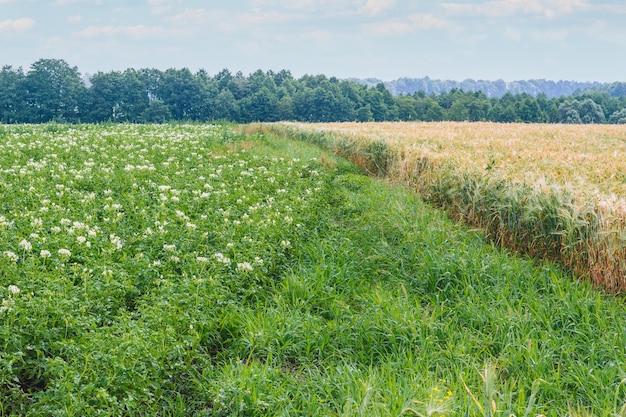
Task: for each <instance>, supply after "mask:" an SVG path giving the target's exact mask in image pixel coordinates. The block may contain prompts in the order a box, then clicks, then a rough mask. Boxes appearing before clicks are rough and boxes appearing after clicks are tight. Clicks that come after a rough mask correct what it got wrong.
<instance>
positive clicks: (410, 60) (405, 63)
mask: <svg viewBox="0 0 626 417" xmlns="http://www.w3.org/2000/svg"><path fill="white" fill-rule="evenodd" d="M625 23H626V2H624V1H622V0H620V1H617V0H597V1H594V0H474V1H468V0H445V1H439V0H416V1H410V0H292V1H287V0H230V1H214V0H205V1H200V0H130V1H122V0H48V1H43V0H0V65H12V66H13V67H19V66H21V67H23V68H24V69H25V70H27V69H28V68H29V66H30V64H32V63H33V62H35V61H36V60H38V59H40V58H60V59H65V60H66V61H67V62H68V63H69V64H70V65H72V66H77V67H78V69H79V70H80V71H81V72H82V73H92V74H93V73H95V72H97V71H105V72H106V71H111V70H124V69H126V68H136V69H139V68H159V69H167V68H184V67H186V68H189V69H191V70H192V71H196V70H198V69H200V68H203V69H205V70H206V71H207V72H208V73H209V74H211V75H213V74H216V73H218V72H219V71H220V70H222V69H223V68H228V69H230V70H231V71H232V72H237V71H242V72H243V73H244V74H246V75H247V74H249V73H251V72H254V71H255V70H257V69H262V70H264V71H266V70H274V71H278V70H281V69H288V70H290V71H291V72H292V74H293V75H294V76H296V77H299V76H302V75H304V74H326V75H328V76H337V77H339V78H348V77H360V78H365V77H375V78H379V79H382V80H385V81H389V80H393V79H396V78H399V77H424V76H429V77H431V78H435V79H453V80H463V79H466V78H474V79H487V80H495V79H504V80H505V81H514V80H523V79H534V78H545V79H551V80H561V79H563V80H576V81H603V82H610V81H626V53H624V51H625V50H626V24H625Z"/></svg>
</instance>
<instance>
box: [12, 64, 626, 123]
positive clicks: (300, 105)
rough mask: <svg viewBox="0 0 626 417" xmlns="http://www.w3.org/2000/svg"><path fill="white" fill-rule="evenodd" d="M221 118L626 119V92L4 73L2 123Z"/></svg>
mask: <svg viewBox="0 0 626 417" xmlns="http://www.w3.org/2000/svg"><path fill="white" fill-rule="evenodd" d="M216 120H228V121H234V122H239V123H249V122H255V121H262V122H273V121H279V120H293V121H302V122H342V121H361V122H367V121H399V120H402V121H446V120H450V121H494V122H527V123H626V97H614V96H612V95H611V94H609V93H608V92H607V91H592V92H588V93H583V94H579V95H575V96H563V97H558V98H548V97H547V96H546V95H545V94H539V95H537V96H533V95H530V94H527V93H521V94H511V93H506V94H504V95H503V96H502V97H487V95H486V94H485V93H484V92H482V91H463V90H462V89H458V88H453V89H451V90H450V91H448V92H443V93H440V94H434V93H431V94H426V93H425V92H423V91H419V92H416V93H413V94H406V95H393V94H392V93H391V92H390V91H389V90H388V89H387V88H386V87H385V85H384V84H383V83H378V84H376V85H375V86H371V87H369V86H366V85H362V84H359V83H356V82H354V81H350V80H340V79H338V78H335V77H330V78H329V77H327V76H325V75H304V76H302V77H300V78H295V77H293V76H292V74H291V73H290V72H289V71H287V70H282V71H279V72H274V71H267V72H263V71H261V70H257V71H256V72H254V73H252V74H249V75H247V76H246V75H244V74H242V73H241V72H238V73H236V74H233V73H231V72H230V71H229V70H227V69H224V70H222V71H220V72H219V73H218V74H216V75H213V76H211V75H209V74H208V73H207V72H206V71H204V70H200V71H198V72H196V73H193V72H191V71H190V70H188V69H186V68H183V69H168V70H165V71H161V70H157V69H139V70H135V69H127V70H125V71H111V72H98V73H97V74H95V75H93V76H91V77H89V78H88V79H87V80H84V79H83V77H82V76H81V74H80V72H79V71H78V68H77V67H72V66H70V65H69V64H68V63H67V62H65V61H64V60H59V59H40V60H38V61H37V62H35V63H34V64H32V65H31V67H30V69H29V70H28V71H27V72H25V71H24V70H23V69H22V68H13V67H12V66H4V67H3V68H2V70H1V71H0V122H2V123H45V122H50V121H54V122H63V123H81V122H83V123H102V122H131V123H161V122H168V121H197V122H206V121H216Z"/></svg>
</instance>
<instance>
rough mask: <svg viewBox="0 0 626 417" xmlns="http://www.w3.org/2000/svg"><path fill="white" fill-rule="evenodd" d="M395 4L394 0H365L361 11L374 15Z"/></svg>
mask: <svg viewBox="0 0 626 417" xmlns="http://www.w3.org/2000/svg"><path fill="white" fill-rule="evenodd" d="M395 5H396V1H395V0H367V1H366V2H365V4H364V5H363V6H362V7H361V11H362V12H364V13H367V14H369V15H372V16H375V15H377V14H380V13H381V12H383V11H385V10H387V9H389V8H392V7H394V6H395Z"/></svg>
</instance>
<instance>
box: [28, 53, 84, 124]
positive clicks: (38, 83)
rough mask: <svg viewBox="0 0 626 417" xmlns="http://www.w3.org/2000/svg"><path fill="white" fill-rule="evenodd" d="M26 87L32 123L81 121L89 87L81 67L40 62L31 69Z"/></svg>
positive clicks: (57, 61) (54, 62)
mask: <svg viewBox="0 0 626 417" xmlns="http://www.w3.org/2000/svg"><path fill="white" fill-rule="evenodd" d="M24 85H25V90H26V103H27V106H28V109H29V113H30V118H29V119H30V121H33V122H37V123H42V122H48V121H51V120H55V121H63V122H77V121H79V120H80V110H81V109H79V108H78V104H79V101H80V100H81V99H82V95H84V94H85V92H86V87H85V85H84V84H83V81H82V79H81V76H80V73H79V72H78V68H77V67H70V66H69V65H68V64H67V62H65V61H64V60H62V59H40V60H38V61H37V62H35V63H34V64H32V65H31V69H30V71H29V72H28V74H27V75H26V79H25V80H24Z"/></svg>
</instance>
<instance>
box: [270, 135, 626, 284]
mask: <svg viewBox="0 0 626 417" xmlns="http://www.w3.org/2000/svg"><path fill="white" fill-rule="evenodd" d="M262 129H269V130H270V131H272V132H275V133H278V134H281V135H284V136H286V137H290V138H295V139H298V140H303V141H306V142H310V143H314V144H316V145H319V146H323V147H325V148H326V149H329V150H331V151H332V152H334V153H335V154H337V155H340V156H342V157H346V158H348V159H350V160H352V161H354V162H355V163H357V164H358V165H359V166H361V167H362V168H364V169H365V170H366V171H367V172H368V173H370V174H374V175H377V176H385V177H387V178H390V179H391V180H393V181H398V182H402V183H404V184H408V185H409V186H411V187H412V188H414V189H415V190H417V191H418V192H419V193H420V195H421V196H422V197H423V198H424V199H425V200H426V201H428V202H430V203H433V204H435V205H436V206H438V207H442V208H445V209H446V210H447V211H448V213H449V214H450V215H451V216H452V217H454V218H456V219H458V220H461V221H463V222H465V223H467V224H469V225H472V226H475V227H479V228H481V229H483V230H485V232H486V234H487V236H488V237H489V238H490V239H491V240H493V241H494V242H496V243H497V244H498V245H500V246H502V247H507V248H511V249H513V250H515V251H518V252H521V253H525V254H529V255H531V256H535V257H539V258H542V259H548V260H551V261H554V262H558V263H559V264H561V265H563V266H564V267H566V268H567V269H569V270H570V271H571V272H572V273H573V274H574V275H576V276H578V277H580V278H581V279H584V280H589V281H591V282H593V283H594V284H595V285H597V286H600V287H603V288H605V289H607V290H609V291H612V292H621V291H624V290H626V245H625V241H624V237H623V232H622V231H623V230H624V229H625V228H626V225H625V224H624V221H626V219H624V218H622V217H616V214H615V213H614V212H612V211H611V210H612V208H611V207H608V206H607V207H599V206H596V205H594V204H592V203H586V204H585V203H581V202H580V201H578V200H577V199H575V197H574V196H573V195H572V194H571V193H569V192H568V191H566V190H564V189H562V188H559V187H556V186H547V185H544V186H543V187H540V188H537V187H532V186H529V185H526V184H524V183H513V182H511V181H508V180H506V179H504V178H502V177H500V176H499V175H497V174H496V173H492V172H490V170H489V169H487V170H486V171H478V170H472V169H467V168H466V167H464V166H460V165H463V164H459V163H458V161H457V163H455V162H453V161H449V160H446V159H442V158H436V159H433V158H430V157H429V156H424V155H419V154H412V153H406V154H405V153H403V152H401V151H399V149H397V148H396V147H393V145H389V144H388V143H387V142H386V141H384V140H378V141H377V140H365V139H363V138H350V137H345V136H343V135H341V134H337V133H330V132H323V131H305V130H303V129H297V128H292V127H289V126H284V125H279V124H277V125H270V126H267V125H265V126H263V128H262ZM488 168H489V167H488Z"/></svg>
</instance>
